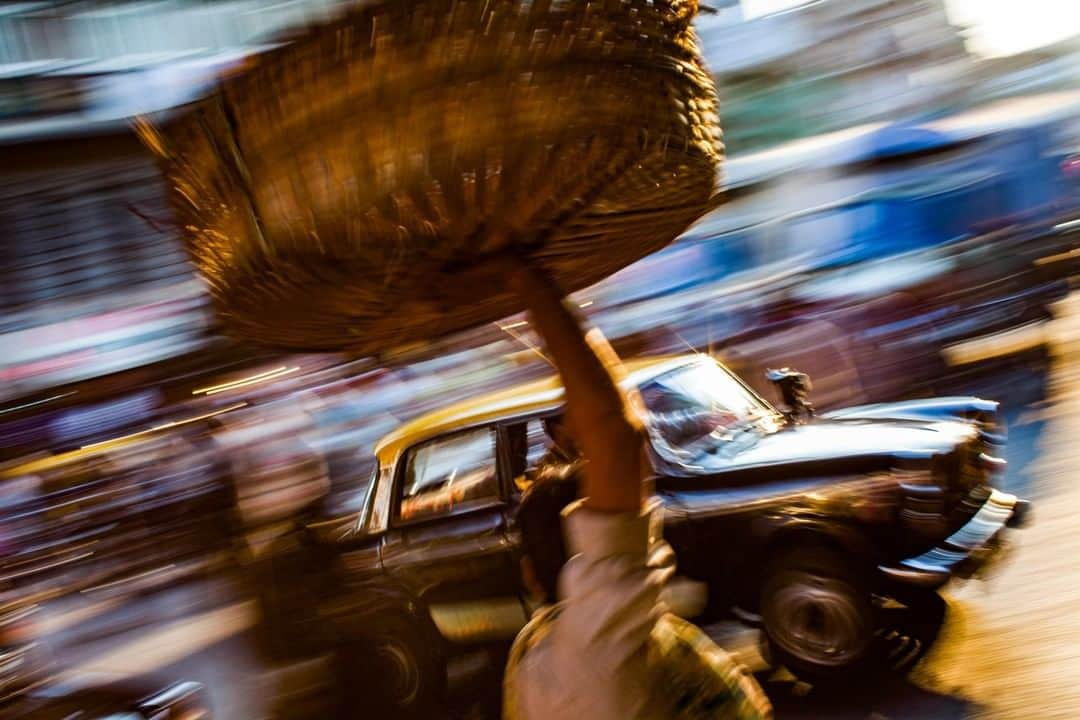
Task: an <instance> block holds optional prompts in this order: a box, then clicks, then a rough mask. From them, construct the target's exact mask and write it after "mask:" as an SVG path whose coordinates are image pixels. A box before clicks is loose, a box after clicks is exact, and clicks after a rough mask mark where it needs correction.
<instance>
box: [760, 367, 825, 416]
mask: <svg viewBox="0 0 1080 720" xmlns="http://www.w3.org/2000/svg"><path fill="white" fill-rule="evenodd" d="M765 377H766V378H767V379H768V380H769V382H771V383H773V384H774V385H776V388H777V390H779V392H780V397H781V399H782V400H783V402H784V405H785V407H784V408H781V410H782V412H783V413H784V417H786V418H787V419H788V420H790V421H792V422H803V421H805V420H807V419H809V418H810V417H811V416H813V414H814V406H813V405H812V404H811V403H810V400H809V399H808V397H807V396H808V395H809V393H810V390H811V389H812V387H813V386H812V385H811V383H810V376H809V375H807V374H806V373H801V372H799V371H798V370H793V369H791V368H779V369H777V370H773V369H770V370H766V371H765Z"/></svg>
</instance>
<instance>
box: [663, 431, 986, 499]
mask: <svg viewBox="0 0 1080 720" xmlns="http://www.w3.org/2000/svg"><path fill="white" fill-rule="evenodd" d="M977 433H978V429H977V428H976V426H975V425H973V424H972V423H970V422H968V421H965V420H959V419H937V420H926V419H914V418H911V419H906V418H885V417H843V418H833V417H822V418H817V419H814V420H813V421H811V422H809V423H807V424H805V425H792V426H787V427H784V428H782V429H780V430H778V431H776V432H771V433H770V432H766V431H749V432H746V433H744V434H743V435H742V436H740V437H738V438H735V439H733V440H731V441H728V442H725V443H722V444H721V445H720V447H719V448H718V450H717V451H716V452H715V453H713V454H702V455H700V456H698V457H695V458H693V460H692V461H684V462H678V463H670V462H669V461H665V462H664V463H663V464H664V465H670V467H668V468H667V469H668V470H669V471H670V472H668V473H665V474H668V475H671V476H674V477H672V484H673V486H674V485H678V484H681V483H678V481H676V480H675V478H676V477H681V478H687V479H692V478H697V479H698V480H700V478H701V477H702V476H706V477H713V478H721V479H722V480H723V482H725V483H728V482H735V483H746V482H754V481H757V480H759V479H760V480H781V479H786V478H790V477H798V476H802V477H809V476H816V477H822V476H827V475H832V476H835V475H850V474H853V473H861V472H873V471H876V470H885V469H888V468H890V467H894V466H896V465H898V464H904V465H905V466H911V465H912V464H915V465H918V464H919V463H920V462H922V461H929V460H930V459H932V458H933V457H934V456H935V455H941V454H946V453H949V452H951V451H952V450H953V449H955V448H956V447H957V446H959V445H961V444H963V443H966V442H969V441H970V440H972V439H973V438H974V437H975V436H976V434H977Z"/></svg>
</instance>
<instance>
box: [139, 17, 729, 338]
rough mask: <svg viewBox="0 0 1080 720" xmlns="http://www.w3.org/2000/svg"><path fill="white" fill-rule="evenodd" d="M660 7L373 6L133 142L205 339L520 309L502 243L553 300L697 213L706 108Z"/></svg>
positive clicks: (705, 82)
mask: <svg viewBox="0 0 1080 720" xmlns="http://www.w3.org/2000/svg"><path fill="white" fill-rule="evenodd" d="M692 11H693V6H692V5H690V4H681V3H659V2H658V3H649V2H644V1H641V2H637V1H636V0H634V1H628V2H615V3H578V2H568V3H562V4H551V5H547V4H537V3H533V4H525V3H521V2H503V3H494V2H486V3H485V2H473V3H470V2H468V1H465V2H463V1H462V0H458V1H457V2H450V1H449V0H447V1H445V2H444V1H441V0H440V1H437V2H427V3H416V2H396V3H391V4H388V5H385V6H376V7H369V8H366V9H362V10H358V11H356V12H354V13H352V14H350V15H348V16H346V17H344V18H342V19H340V20H339V21H337V22H335V23H332V24H330V25H327V26H323V27H321V28H317V29H313V30H312V31H310V32H309V33H308V35H306V36H305V37H304V38H302V39H301V40H300V41H298V42H296V43H294V44H291V45H289V46H288V47H286V48H283V49H281V50H279V51H274V52H272V53H270V54H267V55H266V56H263V57H261V58H259V59H258V60H256V61H255V63H254V64H253V66H252V67H249V68H247V69H245V71H244V72H242V73H240V74H238V75H237V76H235V77H233V78H230V79H226V80H225V81H223V83H222V85H221V87H220V88H219V90H218V92H217V93H215V94H214V95H213V96H212V97H210V98H207V99H206V100H204V101H201V102H199V103H197V104H196V105H194V106H191V107H188V108H186V109H185V110H184V111H183V112H182V113H180V114H179V115H178V116H177V117H174V118H173V119H171V120H169V121H167V122H165V123H163V124H161V125H160V126H159V127H158V128H156V129H155V130H149V129H147V130H146V131H145V132H144V137H145V139H146V140H147V142H148V143H150V144H151V146H152V147H153V148H154V149H155V150H156V151H157V152H158V153H159V154H160V156H161V158H162V159H163V161H164V168H165V172H166V175H167V178H168V180H169V185H170V188H171V189H172V196H173V200H174V206H175V208H176V211H177V214H178V217H179V219H180V222H181V225H182V228H183V234H184V239H185V243H186V245H187V248H188V250H189V252H190V254H191V256H192V258H193V259H194V261H195V263H196V264H197V266H198V267H199V268H200V270H201V271H202V273H203V274H204V276H205V277H206V279H207V280H208V282H209V285H210V287H211V290H212V292H213V295H214V297H215V300H216V303H217V307H218V309H219V311H220V313H221V315H222V318H223V319H224V320H225V324H226V327H228V328H230V329H231V330H232V331H233V332H235V333H236V334H238V335H240V336H242V337H244V338H245V339H249V340H254V341H257V342H260V343H262V344H266V345H271V346H275V347H280V348H288V349H302V350H334V351H336V350H349V351H352V352H359V353H374V352H378V351H382V350H386V349H388V348H392V347H394V346H397V345H401V344H404V343H409V342H415V341H418V340H427V339H432V338H436V337H439V336H441V335H445V334H447V333H450V332H454V331H457V330H462V329H466V328H469V327H472V326H475V325H477V324H480V323H484V322H489V321H493V320H496V319H499V318H501V317H505V316H507V315H511V314H513V313H516V312H519V311H520V310H522V309H523V308H522V306H521V303H520V300H519V299H518V298H517V296H516V295H515V294H514V293H513V292H509V291H507V290H506V289H503V288H500V287H497V286H496V285H494V284H492V283H491V282H490V281H481V280H479V279H478V278H476V277H474V276H473V275H472V273H471V271H470V268H471V267H473V266H474V265H475V264H476V263H477V261H479V260H481V259H482V258H483V257H484V256H487V255H490V254H492V253H495V252H499V251H501V250H505V249H506V248H508V247H514V248H515V249H516V250H517V251H518V252H520V253H521V254H522V255H525V256H528V257H529V258H531V259H532V260H533V261H534V262H536V263H538V264H540V265H542V266H543V267H545V268H546V269H547V270H549V271H550V272H551V273H552V274H553V275H554V277H555V278H556V280H557V281H558V282H559V283H560V285H561V287H562V288H563V289H564V290H565V291H567V292H570V291H573V290H576V289H579V288H582V287H585V286H588V285H590V284H592V283H595V282H597V281H599V280H601V279H603V278H604V277H607V276H608V275H610V274H612V273H614V272H615V271H617V270H619V269H620V268H622V267H624V266H625V265H627V264H629V263H631V262H633V261H634V260H637V259H639V258H640V257H642V256H644V255H646V254H648V253H650V252H653V251H655V250H657V249H659V248H661V247H663V246H664V245H665V244H666V243H668V242H670V241H671V240H672V239H673V238H674V237H676V236H677V235H678V234H679V233H681V232H682V231H683V230H684V229H685V228H686V227H687V226H688V225H689V224H690V223H691V222H693V221H694V220H695V219H696V218H698V217H699V216H700V215H701V214H702V213H703V212H705V210H706V209H707V208H708V207H709V204H710V202H711V199H712V197H713V193H714V187H715V180H716V171H717V167H718V165H719V161H720V155H721V150H722V145H721V143H720V134H719V127H718V121H717V117H716V98H715V93H714V90H713V86H712V83H711V79H710V78H709V76H708V74H707V72H706V71H705V69H704V67H703V66H702V64H701V63H700V61H699V59H698V55H697V50H696V45H695V41H694V36H693V32H692V30H691V29H690V25H689V19H690V17H691V16H692Z"/></svg>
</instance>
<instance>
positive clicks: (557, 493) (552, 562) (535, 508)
mask: <svg viewBox="0 0 1080 720" xmlns="http://www.w3.org/2000/svg"><path fill="white" fill-rule="evenodd" d="M577 490H578V478H577V472H568V473H565V474H553V475H550V476H548V477H546V478H544V479H543V480H542V481H540V482H536V483H533V484H532V485H531V486H530V488H529V490H528V491H527V492H526V493H525V496H524V497H523V498H522V500H521V505H520V506H519V507H518V511H517V524H518V527H519V528H520V529H521V551H522V559H521V573H522V580H523V582H524V584H525V588H526V590H528V591H529V593H530V594H531V595H532V596H533V597H534V598H535V599H537V600H538V601H540V602H544V603H550V602H554V601H555V599H556V597H557V594H558V593H557V590H558V581H559V572H560V571H561V570H562V566H563V565H564V564H565V563H566V559H567V556H566V544H565V542H564V540H563V532H562V511H563V510H564V509H565V508H566V507H567V506H568V505H570V504H571V503H572V502H574V500H575V499H576V498H577Z"/></svg>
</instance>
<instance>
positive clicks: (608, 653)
mask: <svg viewBox="0 0 1080 720" xmlns="http://www.w3.org/2000/svg"><path fill="white" fill-rule="evenodd" d="M661 522H662V518H661V513H660V511H659V509H658V508H657V507H656V506H654V507H650V508H648V509H646V510H645V511H643V512H642V513H641V514H636V515H630V514H628V515H613V514H607V513H597V512H591V511H589V510H588V509H587V508H585V507H584V506H582V504H581V503H575V504H574V505H571V506H570V507H569V508H567V510H566V511H565V513H564V517H563V527H564V533H565V535H566V544H567V550H568V553H569V555H570V559H569V560H568V561H567V563H566V565H565V566H564V568H563V570H562V574H561V575H560V577H559V594H560V598H559V599H560V605H561V608H562V609H561V612H560V614H559V618H558V621H557V622H556V623H555V628H554V630H553V631H552V636H551V638H550V640H551V643H550V650H551V653H552V657H551V660H552V661H553V666H554V668H555V669H556V672H557V673H559V674H564V673H565V675H566V677H564V678H562V681H563V682H565V683H566V684H567V685H570V686H575V687H578V688H588V689H589V696H590V697H589V700H590V702H591V703H592V707H593V708H594V710H595V711H596V713H595V715H594V717H598V718H606V717H640V716H641V713H642V711H643V710H644V708H645V707H646V706H647V705H648V704H649V694H650V693H651V692H653V691H655V688H652V687H651V685H650V683H649V682H648V673H647V668H646V651H645V647H646V642H647V640H648V637H649V634H650V632H651V631H652V628H653V626H654V624H655V623H656V620H657V618H658V617H659V615H660V614H661V613H662V612H663V606H662V605H661V603H660V592H661V589H662V588H663V586H664V584H665V582H666V581H667V579H668V577H669V576H670V575H671V573H672V572H673V568H672V567H671V566H670V565H668V566H664V567H659V568H658V567H652V566H651V564H650V563H649V558H650V556H653V557H656V556H658V554H656V553H653V554H652V555H651V554H650V548H655V547H656V546H657V545H658V544H660V543H661V542H662V541H661ZM661 555H662V554H661Z"/></svg>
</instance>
